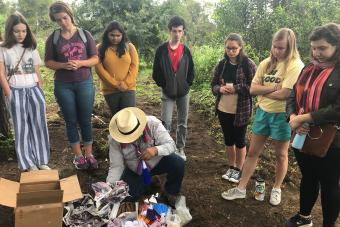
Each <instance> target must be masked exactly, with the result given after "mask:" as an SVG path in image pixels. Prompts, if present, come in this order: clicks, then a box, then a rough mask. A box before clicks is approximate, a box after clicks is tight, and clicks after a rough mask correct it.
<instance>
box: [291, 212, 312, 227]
mask: <svg viewBox="0 0 340 227" xmlns="http://www.w3.org/2000/svg"><path fill="white" fill-rule="evenodd" d="M298 226H300V227H309V226H313V222H312V216H309V217H308V218H304V217H302V216H301V215H300V214H299V213H297V214H296V215H295V216H293V217H291V218H289V219H288V220H287V221H286V224H285V227H298Z"/></svg>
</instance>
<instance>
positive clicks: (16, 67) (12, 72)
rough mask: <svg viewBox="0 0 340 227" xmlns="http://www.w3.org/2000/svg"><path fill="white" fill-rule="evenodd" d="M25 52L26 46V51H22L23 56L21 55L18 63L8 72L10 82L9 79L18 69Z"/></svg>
mask: <svg viewBox="0 0 340 227" xmlns="http://www.w3.org/2000/svg"><path fill="white" fill-rule="evenodd" d="M25 52H26V48H24V51H23V52H22V54H21V57H20V59H19V61H18V63H17V65H16V66H15V67H14V68H13V69H12V70H10V72H9V73H8V74H7V75H8V78H7V82H9V80H10V79H11V78H12V76H13V75H14V74H15V73H16V72H17V71H18V68H19V64H20V62H21V60H22V58H23V57H24V54H25Z"/></svg>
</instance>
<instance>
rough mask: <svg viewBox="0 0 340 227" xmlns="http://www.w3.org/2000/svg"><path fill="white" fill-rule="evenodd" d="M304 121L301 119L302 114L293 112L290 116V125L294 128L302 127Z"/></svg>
mask: <svg viewBox="0 0 340 227" xmlns="http://www.w3.org/2000/svg"><path fill="white" fill-rule="evenodd" d="M303 123H304V122H302V121H301V119H300V116H298V115H295V114H292V115H290V117H289V125H290V127H291V128H292V130H296V129H297V128H299V127H301V126H302V124H303Z"/></svg>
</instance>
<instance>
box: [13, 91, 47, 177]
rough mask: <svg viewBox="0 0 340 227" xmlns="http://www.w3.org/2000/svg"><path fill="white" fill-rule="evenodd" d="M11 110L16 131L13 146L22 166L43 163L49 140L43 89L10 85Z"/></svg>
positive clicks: (44, 162)
mask: <svg viewBox="0 0 340 227" xmlns="http://www.w3.org/2000/svg"><path fill="white" fill-rule="evenodd" d="M9 102H10V112H11V117H12V120H13V126H14V132H15V150H16V153H17V159H18V165H19V168H20V169H21V170H26V169H28V168H30V167H32V166H39V165H46V164H47V163H48V160H49V158H50V144H49V138H48V129H47V121H46V105H45V97H44V93H43V91H42V90H41V88H40V87H38V86H34V87H29V88H14V87H11V95H10V97H9Z"/></svg>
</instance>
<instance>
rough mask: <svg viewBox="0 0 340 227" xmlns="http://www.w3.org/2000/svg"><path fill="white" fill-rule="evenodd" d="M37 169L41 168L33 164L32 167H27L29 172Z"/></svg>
mask: <svg viewBox="0 0 340 227" xmlns="http://www.w3.org/2000/svg"><path fill="white" fill-rule="evenodd" d="M37 170H39V169H38V167H36V166H31V167H30V168H28V169H27V171H28V172H31V171H37Z"/></svg>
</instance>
